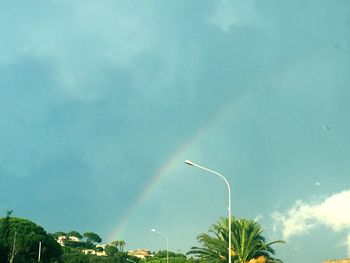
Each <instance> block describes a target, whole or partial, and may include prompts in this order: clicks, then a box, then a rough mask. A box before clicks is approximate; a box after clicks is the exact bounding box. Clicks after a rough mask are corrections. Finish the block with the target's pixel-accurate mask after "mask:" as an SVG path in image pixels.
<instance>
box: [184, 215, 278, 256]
mask: <svg viewBox="0 0 350 263" xmlns="http://www.w3.org/2000/svg"><path fill="white" fill-rule="evenodd" d="M231 232H232V252H231V255H232V262H234V263H245V262H248V261H249V260H251V259H256V258H258V257H264V258H265V259H266V262H282V261H281V260H279V259H275V258H274V257H273V255H274V254H275V251H274V250H273V249H272V247H271V245H273V244H276V243H284V242H283V241H281V240H278V241H274V242H271V243H266V239H265V238H264V237H263V236H262V232H263V229H262V227H261V226H260V225H259V224H258V223H257V222H255V221H254V220H247V219H234V218H233V219H232V223H231ZM209 233H210V234H211V235H209V234H206V233H204V234H200V235H199V236H198V237H197V239H198V241H199V243H201V244H202V246H201V247H192V248H191V250H190V251H189V252H188V253H187V254H192V255H195V256H197V257H198V258H200V259H201V260H206V261H210V262H227V261H228V239H229V238H228V236H229V235H228V219H227V218H221V219H220V220H219V221H218V223H217V224H214V225H212V227H211V228H210V230H209Z"/></svg>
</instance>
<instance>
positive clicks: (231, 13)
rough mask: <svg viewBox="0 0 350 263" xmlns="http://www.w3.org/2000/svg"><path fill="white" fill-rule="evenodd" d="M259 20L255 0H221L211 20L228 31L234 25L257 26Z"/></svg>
mask: <svg viewBox="0 0 350 263" xmlns="http://www.w3.org/2000/svg"><path fill="white" fill-rule="evenodd" d="M259 20H260V19H259V18H258V15H257V12H256V9H255V6H254V2H253V0H246V1H241V0H233V1H232V0H221V1H220V4H219V6H218V7H217V9H216V11H215V14H214V17H213V18H212V20H211V22H212V23H213V24H214V25H217V26H218V27H220V29H221V30H222V31H224V32H228V31H230V29H231V27H232V26H256V25H257V24H258V22H259Z"/></svg>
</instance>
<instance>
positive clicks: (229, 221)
mask: <svg viewBox="0 0 350 263" xmlns="http://www.w3.org/2000/svg"><path fill="white" fill-rule="evenodd" d="M185 163H186V164H188V165H191V166H194V167H197V168H199V169H202V170H204V171H207V172H209V173H212V174H215V175H217V176H219V177H221V178H222V179H223V180H224V181H225V183H226V185H227V190H228V263H231V187H230V184H229V183H228V181H227V179H226V178H225V177H224V176H223V175H222V174H220V173H218V172H216V171H213V170H210V169H208V168H206V167H204V166H201V165H198V164H195V163H194V162H192V161H190V160H186V161H185Z"/></svg>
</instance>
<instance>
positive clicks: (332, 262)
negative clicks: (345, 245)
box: [322, 258, 350, 263]
mask: <svg viewBox="0 0 350 263" xmlns="http://www.w3.org/2000/svg"><path fill="white" fill-rule="evenodd" d="M322 263H350V258H347V259H329V260H325V261H323V262H322Z"/></svg>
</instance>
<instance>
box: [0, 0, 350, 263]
mask: <svg viewBox="0 0 350 263" xmlns="http://www.w3.org/2000/svg"><path fill="white" fill-rule="evenodd" d="M349 14H350V1H348V0H332V1H331V0H317V1H316V0H295V1H277V0H268V1H254V0H245V1H239V0H231V1H229V0H217V1H214V0H201V1H187V0H186V1H185V0H178V1H161V0H153V1H149V0H145V1H130V0H128V1H126V0H125V1H122V0H120V1H119V0H118V1H111V0H105V1H93V0H76V1H67V0H45V1H43V0H24V1H11V0H2V1H1V2H0V21H1V22H0V207H1V211H2V212H1V214H2V215H5V213H6V210H7V209H13V210H14V216H17V217H23V218H28V219H30V220H32V221H34V222H36V223H37V224H39V225H41V226H43V227H44V228H45V229H46V230H47V231H48V232H52V233H53V232H57V231H67V232H68V231H71V230H76V231H79V232H81V233H84V232H88V231H93V232H96V233H98V234H99V235H100V236H101V237H102V239H103V242H110V241H112V240H124V241H125V242H126V248H127V249H137V248H146V249H149V250H152V251H156V250H159V249H165V248H166V247H165V244H166V243H165V240H164V237H163V236H159V235H155V234H154V233H152V232H150V229H151V228H155V229H156V230H158V231H160V232H162V233H165V234H167V236H168V238H169V249H170V250H172V251H175V252H182V253H186V252H187V251H188V250H189V249H190V247H191V246H194V245H197V242H196V236H197V235H198V234H199V233H203V232H207V230H208V229H209V227H210V226H211V225H212V224H213V223H215V222H216V221H217V220H218V219H219V218H220V217H222V216H227V205H228V204H227V202H228V200H227V198H228V197H227V196H228V195H227V188H226V185H225V183H224V181H223V180H222V179H220V178H219V177H217V176H214V175H213V174H209V173H206V172H205V171H202V170H200V169H197V168H195V167H190V166H187V165H185V164H184V160H186V159H190V160H192V161H194V162H196V163H198V164H200V165H203V166H206V167H208V168H210V169H213V170H215V171H218V172H220V173H222V174H223V175H224V176H225V177H226V178H227V180H228V181H229V182H230V185H231V189H232V199H231V200H232V214H233V215H234V216H236V217H239V218H249V219H256V220H258V222H259V223H260V224H261V225H262V226H263V227H264V229H265V232H264V234H265V236H266V237H267V239H268V240H277V239H283V240H286V241H287V243H286V244H285V245H279V246H275V249H276V252H277V254H276V257H277V258H281V259H282V260H283V261H284V262H285V263H293V262H304V263H314V262H315V263H316V262H321V261H322V260H325V259H330V258H345V257H347V256H349V257H350V209H349V205H350V179H349V178H350V177H349V175H350V162H349V160H348V158H349V156H350V140H349V136H348V135H349V134H350V114H349V112H350V104H349V101H350V89H349V84H350V74H349V71H350V16H349Z"/></svg>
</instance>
